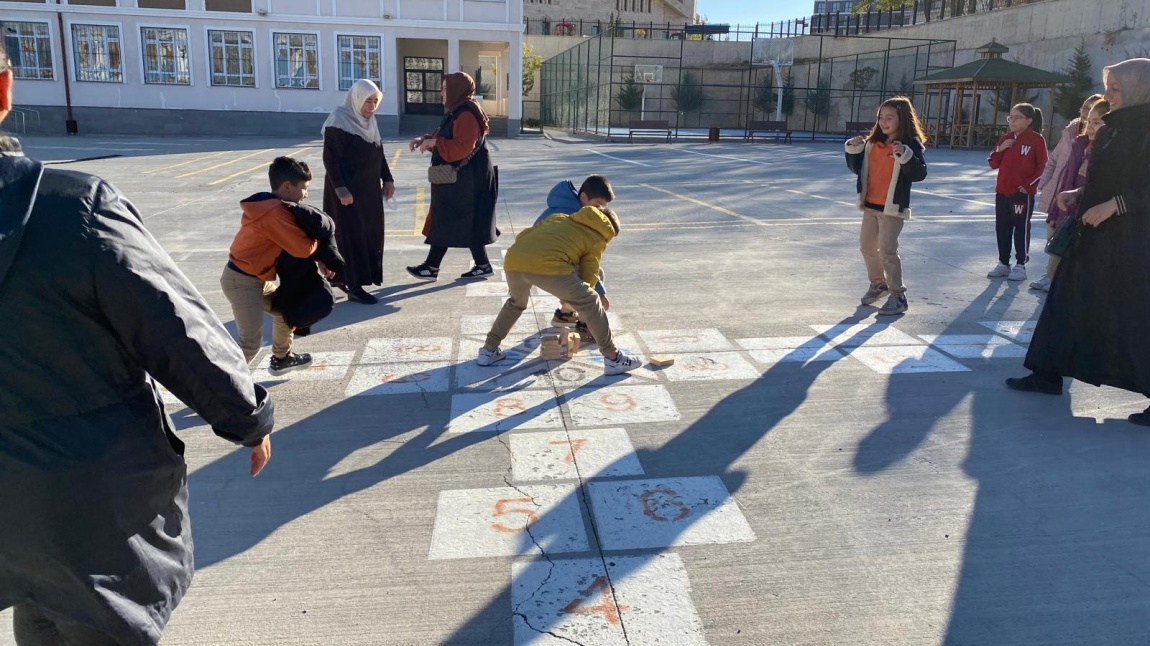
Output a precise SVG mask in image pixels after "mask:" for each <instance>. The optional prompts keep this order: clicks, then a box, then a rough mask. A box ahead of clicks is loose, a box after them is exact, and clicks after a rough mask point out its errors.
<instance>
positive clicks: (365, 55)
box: [337, 36, 383, 90]
mask: <svg viewBox="0 0 1150 646" xmlns="http://www.w3.org/2000/svg"><path fill="white" fill-rule="evenodd" d="M337 41H338V43H339V89H340V90H346V89H348V88H350V87H351V86H352V84H354V83H355V82H356V81H358V80H359V79H371V80H372V81H374V82H375V83H377V84H382V82H383V79H382V78H381V76H380V73H379V71H380V69H381V66H380V52H381V50H382V44H381V42H380V38H379V37H378V36H339V37H338V38H337Z"/></svg>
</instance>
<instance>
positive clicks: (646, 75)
mask: <svg viewBox="0 0 1150 646" xmlns="http://www.w3.org/2000/svg"><path fill="white" fill-rule="evenodd" d="M643 82H644V83H654V82H655V75H654V74H653V73H652V72H643Z"/></svg>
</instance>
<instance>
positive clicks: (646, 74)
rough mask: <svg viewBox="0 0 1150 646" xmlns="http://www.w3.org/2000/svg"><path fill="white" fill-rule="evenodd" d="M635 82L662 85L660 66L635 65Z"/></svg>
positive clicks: (661, 67)
mask: <svg viewBox="0 0 1150 646" xmlns="http://www.w3.org/2000/svg"><path fill="white" fill-rule="evenodd" d="M635 80H636V81H638V82H640V83H662V82H663V66H662V65H636V66H635Z"/></svg>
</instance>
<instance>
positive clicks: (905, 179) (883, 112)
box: [846, 96, 926, 315]
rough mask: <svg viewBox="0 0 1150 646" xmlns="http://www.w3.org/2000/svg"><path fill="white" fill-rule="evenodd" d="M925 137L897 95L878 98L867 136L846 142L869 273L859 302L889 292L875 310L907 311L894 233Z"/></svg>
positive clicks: (919, 172) (906, 211)
mask: <svg viewBox="0 0 1150 646" xmlns="http://www.w3.org/2000/svg"><path fill="white" fill-rule="evenodd" d="M925 142H926V135H925V134H923V132H922V124H921V123H920V122H919V119H918V115H917V114H916V113H915V111H914V105H913V104H912V103H911V102H910V99H908V98H906V97H902V96H899V97H895V98H893V99H887V100H886V101H883V103H882V105H880V106H879V108H878V117H877V119H876V120H875V124H874V128H872V129H871V132H870V135H868V136H866V137H854V138H852V139H850V140H848V141H847V142H846V155H847V168H850V169H851V172H852V173H854V174H855V175H858V180H857V182H856V183H855V187H856V189H857V191H858V200H859V202H858V203H859V210H861V211H862V212H863V221H862V229H861V231H860V232H859V249H860V250H861V251H862V256H863V261H864V262H865V263H866V269H867V276H868V278H870V289H868V290H867V292H866V294H864V295H863V297H862V304H863V305H870V304H871V303H875V302H877V301H878V300H879V299H880V298H882V297H883V296H886V295H887V294H888V293H889V297H888V298H887V301H886V303H885V304H883V306H882V307H881V308H880V309H879V312H878V313H879V314H882V315H890V314H901V313H903V312H905V311H906V310H907V301H906V286H905V285H903V282H902V259H901V258H899V256H898V234H899V233H901V232H902V225H903V222H904V221H905V220H909V219H910V185H911V183H912V182H921V181H922V180H924V179H926V159H925V158H924V157H923V145H924V143H925Z"/></svg>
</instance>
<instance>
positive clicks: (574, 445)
mask: <svg viewBox="0 0 1150 646" xmlns="http://www.w3.org/2000/svg"><path fill="white" fill-rule="evenodd" d="M586 443H587V440H571V442H570V443H568V442H567V440H551V441H550V442H548V444H554V445H556V446H569V447H570V448H569V450H568V451H567V455H565V456H563V461H564V462H566V463H567V464H571V463H572V462H574V461H575V454H576V453H578V452H579V449H581V448H583V445H584V444H586Z"/></svg>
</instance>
